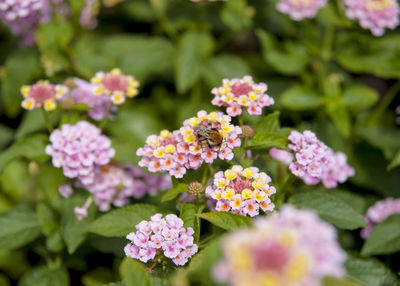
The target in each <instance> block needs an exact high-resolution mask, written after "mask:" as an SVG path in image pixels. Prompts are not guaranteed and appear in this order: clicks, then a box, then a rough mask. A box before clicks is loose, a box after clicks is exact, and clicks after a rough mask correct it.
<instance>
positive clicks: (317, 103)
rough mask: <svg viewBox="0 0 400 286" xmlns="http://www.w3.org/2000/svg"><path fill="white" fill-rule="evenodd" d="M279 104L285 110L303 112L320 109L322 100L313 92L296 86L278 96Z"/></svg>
mask: <svg viewBox="0 0 400 286" xmlns="http://www.w3.org/2000/svg"><path fill="white" fill-rule="evenodd" d="M280 102H281V104H282V106H283V107H285V108H287V109H290V110H295V111H303V110H312V109H317V108H319V107H321V106H322V105H323V103H324V100H323V98H322V97H320V96H318V95H317V94H316V93H315V92H314V91H313V90H311V89H309V88H307V87H305V86H300V85H296V86H294V87H291V88H289V89H287V90H285V91H284V92H283V93H282V95H281V96H280Z"/></svg>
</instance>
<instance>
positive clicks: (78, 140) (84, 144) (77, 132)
mask: <svg viewBox="0 0 400 286" xmlns="http://www.w3.org/2000/svg"><path fill="white" fill-rule="evenodd" d="M50 142H51V144H50V145H47V147H46V153H47V154H48V155H50V156H51V157H52V163H53V165H54V167H57V168H62V169H63V172H64V175H65V176H66V177H68V178H78V179H79V180H80V181H81V182H83V183H85V184H90V183H91V182H93V179H94V169H95V167H97V166H102V165H106V164H108V163H109V161H110V159H111V158H112V157H114V154H115V151H114V149H113V148H112V147H111V141H110V139H108V138H107V137H106V136H104V135H102V134H101V131H100V129H98V128H97V127H96V126H94V125H92V124H90V123H89V122H86V121H79V122H78V123H76V124H74V125H71V124H64V125H63V126H62V127H61V129H56V130H54V131H53V132H52V133H51V135H50Z"/></svg>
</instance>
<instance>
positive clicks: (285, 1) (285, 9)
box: [276, 0, 327, 21]
mask: <svg viewBox="0 0 400 286" xmlns="http://www.w3.org/2000/svg"><path fill="white" fill-rule="evenodd" d="M326 3H327V0H280V1H279V2H278V4H277V5H276V8H277V9H278V11H280V12H282V13H284V14H287V15H289V17H290V18H292V20H295V21H300V20H303V19H304V18H314V17H315V15H316V14H317V12H318V10H319V9H321V8H322V7H324V6H325V5H326Z"/></svg>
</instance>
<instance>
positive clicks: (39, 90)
mask: <svg viewBox="0 0 400 286" xmlns="http://www.w3.org/2000/svg"><path fill="white" fill-rule="evenodd" d="M67 93H68V88H67V87H66V86H64V85H54V84H51V83H49V82H48V81H46V80H41V81H38V82H37V83H36V84H33V85H24V86H23V87H21V94H22V96H23V98H24V99H23V101H22V103H21V105H22V107H23V108H24V109H27V110H32V109H35V108H41V107H43V109H44V110H46V111H51V110H54V109H55V108H56V107H57V101H58V100H60V99H61V98H62V97H63V96H65V95H66V94H67Z"/></svg>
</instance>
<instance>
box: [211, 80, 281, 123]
mask: <svg viewBox="0 0 400 286" xmlns="http://www.w3.org/2000/svg"><path fill="white" fill-rule="evenodd" d="M267 88H268V87H267V85H266V84H265V83H258V84H256V83H254V82H253V78H252V77H251V76H245V77H243V78H242V79H239V78H234V79H231V80H229V79H224V80H223V81H222V86H221V87H217V88H213V89H212V91H211V92H212V93H213V94H214V95H215V97H214V99H213V100H212V102H211V103H212V104H214V105H216V106H224V107H226V108H227V109H226V112H227V113H228V114H229V115H230V116H232V117H233V116H238V115H240V114H242V108H246V109H247V111H248V112H249V114H252V115H260V114H261V112H262V108H263V107H265V106H269V105H272V104H274V99H273V98H272V97H269V96H268V95H267V94H266V93H265V92H266V91H267Z"/></svg>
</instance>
